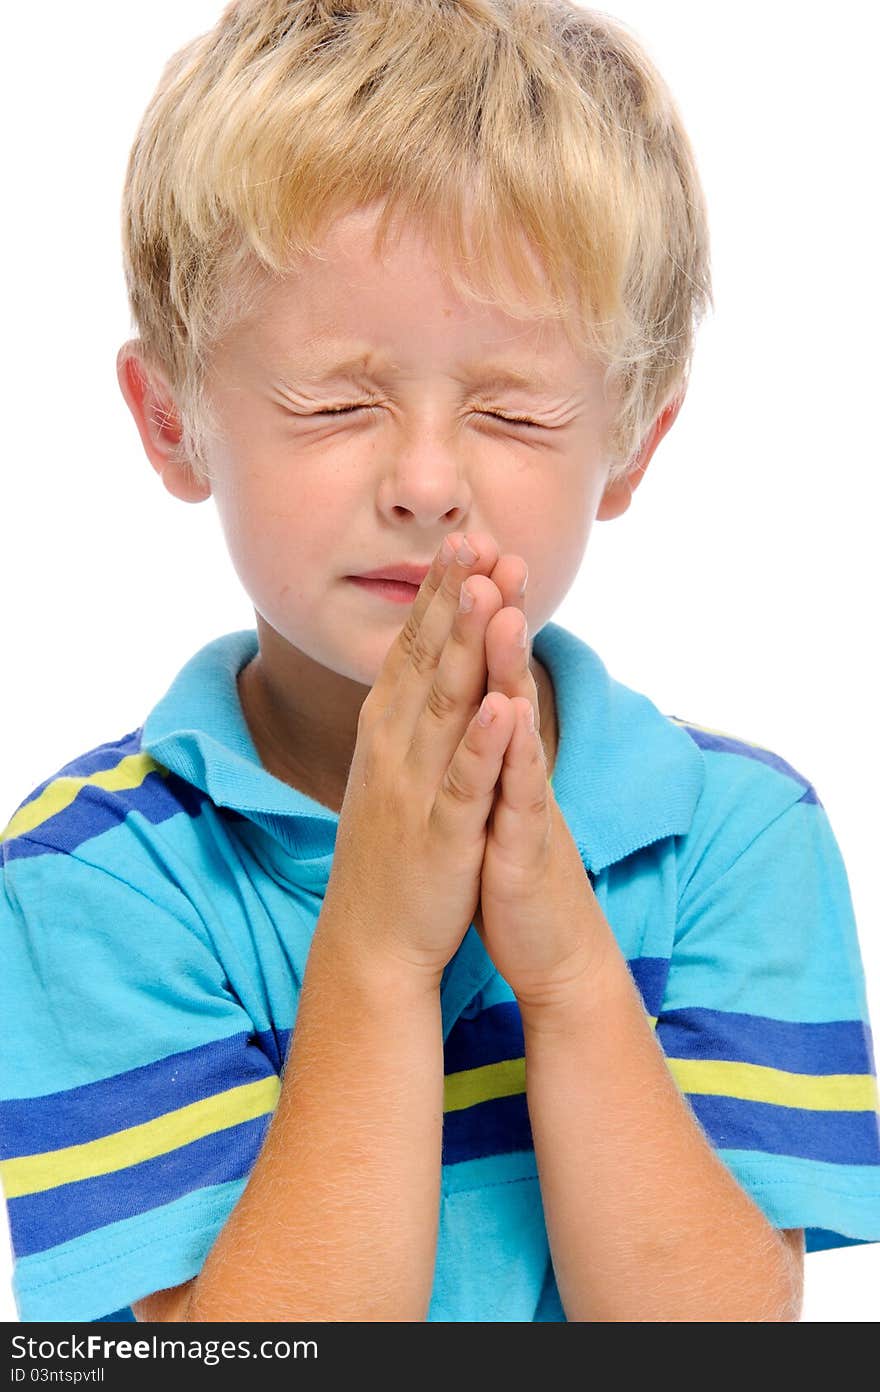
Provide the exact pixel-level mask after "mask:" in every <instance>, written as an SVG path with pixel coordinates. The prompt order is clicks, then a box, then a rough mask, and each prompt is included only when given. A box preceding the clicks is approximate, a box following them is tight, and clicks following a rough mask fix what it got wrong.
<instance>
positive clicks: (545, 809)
mask: <svg viewBox="0 0 880 1392" xmlns="http://www.w3.org/2000/svg"><path fill="white" fill-rule="evenodd" d="M493 580H494V581H495V583H496V584H498V577H496V576H493ZM499 588H501V587H500V586H499ZM505 589H506V587H505V588H502V596H503V597H504V598H505V601H506V605H507V606H508V607H505V608H503V609H500V610H498V612H497V613H496V614H494V615H493V617H492V619H491V620H490V622H489V626H488V628H487V630H486V666H487V670H488V680H487V683H486V690H487V691H488V692H493V693H495V695H494V697H493V705H494V706H495V708H496V710H497V711H498V716H497V718H498V719H504V720H506V721H507V723H508V726H515V728H514V730H513V734H512V736H511V739H510V743H509V744H508V747H507V752H506V754H505V756H504V763H503V765H502V771H501V777H500V778H499V780H498V786H497V789H496V794H495V803H494V806H493V809H492V813H491V815H490V818H489V823H488V827H487V841H486V849H485V853H484V856H483V869H482V878H481V897H480V904H479V905H478V908H477V913H476V916H475V918H474V926H475V928H476V929H477V932H478V933H479V934H480V937H481V939H482V941H483V945H484V947H485V948H486V951H487V953H488V954H489V956H490V957H491V959H492V961H493V962H494V964H495V966H496V967H497V969H498V971H499V972H500V973H501V975H502V976H503V977H504V979H505V981H506V982H507V983H508V985H509V986H510V987H511V989H512V991H513V992H514V994H515V996H516V997H517V1000H518V1001H519V1003H520V1004H521V1005H529V1006H532V1005H533V1006H540V1005H542V1004H555V1003H558V1002H565V1001H567V1000H569V999H571V998H572V997H573V996H576V995H580V994H582V993H583V992H584V991H587V990H589V989H590V988H591V987H595V985H596V980H597V977H598V975H599V973H600V972H601V971H602V969H603V964H604V962H605V961H607V960H608V958H609V957H610V956H611V955H612V954H613V952H614V950H615V949H616V948H617V944H616V940H615V939H614V935H613V933H612V930H611V928H610V926H609V924H608V921H607V919H606V918H605V915H604V914H603V913H602V910H601V909H600V907H599V904H598V902H597V900H596V897H595V895H594V893H593V887H592V885H591V884H590V881H589V879H588V877H587V872H586V869H585V868H584V863H583V861H582V860H581V856H580V852H579V851H578V848H577V846H576V845H575V842H574V840H573V839H572V836H571V832H570V831H569V829H568V825H567V823H566V821H565V818H564V817H563V815H562V813H561V811H560V809H559V805H558V803H557V801H556V798H555V796H554V793H553V789H552V788H551V786H550V782H549V778H548V774H547V764H546V760H545V756H544V748H543V745H542V743H541V736H540V713H539V710H538V690H537V687H536V685H535V680H534V677H533V676H532V672H531V668H530V667H529V657H530V648H531V644H530V643H528V644H527V646H526V647H525V648H523V647H520V646H519V645H518V643H517V637H518V633H519V628H520V624H521V620H522V610H521V609H518V608H515V607H511V606H513V605H521V604H522V599H521V598H516V599H515V600H514V599H513V598H512V597H510V596H509V595H508V594H505ZM530 709H531V710H533V711H534V713H535V729H534V731H530V730H529V729H528V725H527V723H526V717H527V715H528V712H529V710H530ZM618 951H619V949H618Z"/></svg>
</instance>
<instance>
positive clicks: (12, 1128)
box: [0, 1031, 277, 1160]
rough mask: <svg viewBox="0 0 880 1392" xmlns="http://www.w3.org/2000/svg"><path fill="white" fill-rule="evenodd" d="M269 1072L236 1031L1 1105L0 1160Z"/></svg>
mask: <svg viewBox="0 0 880 1392" xmlns="http://www.w3.org/2000/svg"><path fill="white" fill-rule="evenodd" d="M266 1033H269V1032H268V1031H264V1032H263V1034H261V1035H260V1036H259V1038H260V1039H263V1038H264V1037H265V1035H266ZM273 1074H275V1076H277V1070H275V1069H274V1068H273V1067H272V1066H271V1064H270V1061H269V1059H268V1058H267V1057H266V1054H265V1053H264V1052H263V1050H262V1048H260V1046H259V1045H258V1044H257V1043H256V1042H253V1043H252V1042H249V1036H248V1035H247V1034H246V1033H244V1032H241V1033H239V1034H233V1035H229V1036H228V1037H227V1038H226V1039H218V1040H215V1041H214V1042H212V1043H210V1044H202V1045H200V1046H199V1047H198V1048H196V1049H188V1050H186V1051H185V1052H183V1053H178V1054H169V1055H168V1057H167V1058H164V1059H159V1060H158V1061H157V1062H156V1063H148V1064H145V1065H144V1066H143V1067H142V1068H132V1069H129V1070H127V1071H126V1072H125V1073H116V1074H114V1076H113V1077H112V1078H103V1079H101V1080H100V1081H99V1082H96V1083H85V1084H84V1085H83V1086H82V1087H76V1088H70V1089H68V1090H67V1091H66V1092H52V1093H49V1094H47V1095H45V1096H43V1097H23V1098H15V1099H12V1100H11V1101H3V1102H0V1159H3V1160H12V1159H14V1158H15V1157H16V1156H20V1155H42V1154H44V1153H45V1152H46V1151H52V1150H63V1149H64V1147H65V1146H72V1145H82V1144H85V1143H86V1142H88V1141H94V1140H96V1139H97V1138H98V1137H99V1136H109V1135H113V1134H115V1133H116V1132H117V1131H125V1130H127V1129H128V1128H129V1127H131V1126H139V1125H140V1124H141V1123H142V1122H145V1121H152V1120H153V1119H154V1118H155V1117H159V1116H164V1115H165V1114H166V1113H168V1112H173V1111H176V1110H177V1109H178V1108H179V1107H186V1106H188V1105H189V1103H191V1102H200V1101H201V1100H202V1099H203V1098H205V1097H212V1096H214V1094H215V1093H220V1092H225V1091H227V1089H229V1088H233V1087H239V1086H241V1085H242V1084H244V1083H254V1082H257V1081H259V1080H260V1079H261V1078H267V1077H270V1076H272V1075H273Z"/></svg>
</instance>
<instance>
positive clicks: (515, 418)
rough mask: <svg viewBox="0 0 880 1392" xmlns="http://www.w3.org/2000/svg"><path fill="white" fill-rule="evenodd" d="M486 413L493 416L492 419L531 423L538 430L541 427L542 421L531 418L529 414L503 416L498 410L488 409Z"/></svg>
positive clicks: (511, 422)
mask: <svg viewBox="0 0 880 1392" xmlns="http://www.w3.org/2000/svg"><path fill="white" fill-rule="evenodd" d="M484 414H485V415H487V416H491V418H492V420H499V421H504V422H505V424H506V425H531V426H534V428H535V429H536V430H540V429H541V424H540V422H539V421H533V420H529V418H528V416H502V415H500V414H499V412H498V411H486V412H484Z"/></svg>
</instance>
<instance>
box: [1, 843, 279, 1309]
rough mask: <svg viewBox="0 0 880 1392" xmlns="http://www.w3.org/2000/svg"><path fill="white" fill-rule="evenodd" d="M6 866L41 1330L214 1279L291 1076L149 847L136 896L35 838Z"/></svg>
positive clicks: (29, 1273) (29, 1282)
mask: <svg viewBox="0 0 880 1392" xmlns="http://www.w3.org/2000/svg"><path fill="white" fill-rule="evenodd" d="M3 850H4V852H5V856H4V866H3V875H2V891H3V892H2V893H0V952H2V960H3V971H2V974H0V1013H2V1018H3V1033H4V1044H3V1050H2V1054H0V1179H2V1186H3V1193H4V1197H5V1200H6V1204H7V1212H8V1218H9V1229H10V1236H11V1241H12V1254H13V1262H14V1269H13V1292H14V1295H15V1299H16V1302H17V1306H18V1311H19V1317H20V1319H22V1320H47V1321H72V1320H93V1319H99V1318H101V1317H104V1316H106V1315H107V1314H108V1313H109V1312H113V1311H119V1310H125V1308H126V1307H128V1306H130V1304H131V1302H132V1301H135V1300H138V1299H140V1298H141V1297H142V1296H144V1295H147V1294H149V1293H150V1292H152V1291H155V1290H160V1289H165V1288H167V1287H169V1286H174V1285H178V1284H180V1283H181V1282H183V1281H186V1280H189V1279H190V1278H191V1277H193V1276H195V1275H197V1274H198V1272H199V1270H200V1269H201V1266H202V1264H203V1262H204V1260H205V1257H206V1256H207V1254H208V1252H209V1251H210V1249H211V1247H212V1246H213V1243H214V1241H215V1239H216V1237H217V1235H218V1233H219V1232H220V1230H221V1228H222V1227H223V1224H224V1223H225V1221H226V1219H227V1217H228V1216H229V1214H230V1212H231V1211H232V1209H233V1208H234V1206H235V1204H236V1202H237V1200H238V1198H239V1196H240V1195H241V1193H242V1191H243V1189H244V1187H245V1184H246V1182H247V1177H248V1175H249V1173H250V1170H251V1168H252V1166H253V1164H254V1161H255V1160H256V1158H257V1155H258V1154H259V1150H260V1147H261V1145H262V1141H263V1138H264V1135H265V1132H266V1130H267V1129H268V1125H269V1122H270V1120H271V1114H272V1112H273V1111H274V1108H275V1105H276V1103H277V1098H278V1093H279V1088H280V1081H279V1076H278V1072H277V1069H276V1067H275V1066H274V1065H273V1063H272V1061H271V1059H270V1057H269V1056H268V1054H267V1052H266V1051H264V1049H263V1048H262V1047H261V1043H260V1038H259V1036H257V1035H256V1033H255V1030H254V1026H253V1022H252V1021H251V1019H250V1017H249V1016H248V1014H247V1013H246V1012H245V1010H244V1009H243V1007H242V1005H241V1003H240V1002H239V1000H238V999H237V998H236V996H235V994H234V993H233V991H232V990H231V988H230V986H229V983H228V981H227V979H226V976H225V973H224V971H223V967H222V964H221V962H220V960H219V958H218V956H217V954H216V952H215V950H214V949H213V947H212V943H211V940H210V937H209V935H208V933H207V931H206V930H205V927H204V925H203V924H202V923H201V922H200V920H199V919H198V916H197V915H196V913H195V911H194V910H193V909H192V906H191V905H189V904H188V901H187V899H186V897H185V896H184V895H183V894H182V893H181V891H180V890H179V888H177V887H176V886H175V885H174V883H173V881H172V880H171V879H169V877H168V876H167V875H166V874H163V873H161V871H160V870H159V869H158V868H157V867H155V866H151V861H150V855H149V852H148V851H147V850H146V849H144V848H142V849H141V853H140V862H139V863H140V867H141V868H140V870H139V871H138V872H137V882H136V883H135V882H130V881H129V880H127V879H126V878H123V877H121V876H120V875H118V874H115V873H111V872H110V871H109V870H108V869H107V868H106V867H103V866H100V865H97V864H93V863H90V862H89V861H88V860H87V859H86V858H80V857H79V856H78V855H75V854H69V853H66V852H63V851H61V850H59V849H58V848H57V847H52V846H44V845H42V844H40V843H39V842H37V841H34V840H31V839H30V838H22V837H18V838H16V839H15V842H14V844H13V845H11V846H10V843H8V842H7V843H6V844H5V845H4V847H3ZM133 879H134V875H133V876H132V880H133ZM130 1317H131V1316H130V1315H129V1318H130Z"/></svg>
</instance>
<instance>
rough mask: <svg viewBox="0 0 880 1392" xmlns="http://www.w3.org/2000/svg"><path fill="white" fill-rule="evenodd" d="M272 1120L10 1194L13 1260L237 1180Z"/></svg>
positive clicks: (249, 1164)
mask: <svg viewBox="0 0 880 1392" xmlns="http://www.w3.org/2000/svg"><path fill="white" fill-rule="evenodd" d="M271 1120H272V1113H271V1112H267V1113H266V1114H265V1115H264V1116H259V1117H253V1118H252V1119H251V1120H250V1121H243V1122H240V1123H239V1124H238V1125H237V1126H228V1127H225V1128H224V1129H223V1130H222V1131H213V1132H212V1133H211V1135H210V1136H202V1137H201V1138H200V1139H199V1140H197V1141H191V1142H190V1144H189V1145H185V1146H179V1147H178V1148H177V1149H176V1150H172V1151H169V1152H168V1153H167V1154H165V1155H157V1156H156V1157H155V1158H154V1159H152V1160H143V1161H141V1163H140V1164H137V1165H128V1166H126V1168H125V1169H124V1170H112V1171H111V1172H110V1173H109V1174H104V1175H97V1176H96V1177H95V1178H94V1179H80V1180H76V1181H75V1182H74V1183H72V1184H60V1185H58V1186H56V1188H54V1189H44V1190H42V1191H40V1192H39V1193H36V1194H23V1195H22V1196H21V1197H20V1198H15V1199H9V1200H8V1204H7V1206H8V1210H9V1231H10V1234H11V1237H12V1246H13V1250H14V1252H15V1257H16V1260H20V1259H21V1258H22V1257H30V1256H33V1255H34V1253H36V1252H45V1251H47V1250H48V1249H49V1248H50V1247H55V1246H57V1244H58V1243H59V1242H69V1241H71V1239H72V1238H75V1237H82V1236H83V1235H84V1234H85V1233H88V1232H94V1231H95V1229H96V1228H102V1227H104V1226H105V1225H106V1224H107V1223H116V1222H119V1221H121V1220H122V1219H124V1218H133V1217H135V1216H136V1215H137V1214H138V1213H146V1212H147V1210H148V1209H151V1208H158V1207H159V1206H160V1205H161V1204H167V1203H172V1202H173V1200H175V1199H179V1198H181V1197H183V1195H185V1194H191V1193H192V1192H193V1191H194V1190H195V1189H202V1188H207V1187H209V1186H210V1185H212V1184H225V1183H226V1182H227V1181H228V1180H232V1179H241V1178H242V1177H243V1176H245V1175H247V1174H249V1173H250V1171H251V1169H252V1168H253V1165H254V1163H255V1161H256V1159H257V1156H258V1155H259V1153H260V1148H261V1146H262V1144H263V1138H264V1136H265V1134H266V1131H267V1129H268V1126H269V1123H270V1122H271Z"/></svg>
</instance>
